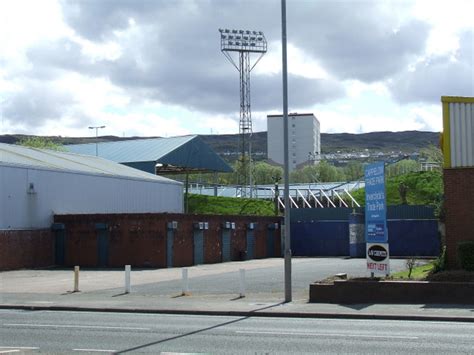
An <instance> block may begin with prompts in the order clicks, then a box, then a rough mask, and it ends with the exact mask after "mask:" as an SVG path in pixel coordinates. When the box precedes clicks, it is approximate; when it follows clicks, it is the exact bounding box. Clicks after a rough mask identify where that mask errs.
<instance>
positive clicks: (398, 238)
mask: <svg viewBox="0 0 474 355" xmlns="http://www.w3.org/2000/svg"><path fill="white" fill-rule="evenodd" d="M353 212H357V213H363V212H364V210H363V209H362V208H361V209H352V208H326V209H315V208H312V209H309V208H308V209H292V210H291V246H292V252H293V255H295V256H348V255H350V239H349V219H350V214H351V213H353ZM387 218H388V221H387V224H388V238H389V245H390V255H391V256H404V257H406V256H437V255H438V254H439V251H440V240H439V236H438V221H437V219H436V218H435V216H434V209H433V208H432V207H429V206H389V207H388V209H387Z"/></svg>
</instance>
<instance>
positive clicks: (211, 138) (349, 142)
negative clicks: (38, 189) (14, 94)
mask: <svg viewBox="0 0 474 355" xmlns="http://www.w3.org/2000/svg"><path fill="white" fill-rule="evenodd" d="M25 137H28V136H25V135H2V136H0V143H9V144H15V143H16V142H18V141H19V140H21V139H22V138H25ZM47 138H50V139H51V140H53V141H55V142H58V143H61V144H81V143H93V142H95V141H96V140H95V137H57V136H50V137H47ZM139 138H156V137H126V138H123V137H116V136H101V137H99V141H101V142H104V141H120V140H130V139H139ZM201 138H202V139H203V140H204V142H206V143H207V144H208V145H209V146H210V147H211V148H212V149H213V150H214V151H215V152H216V153H218V154H219V155H221V156H222V157H223V158H224V159H226V160H235V158H236V157H237V156H238V152H239V135H238V134H222V135H201ZM438 142H439V133H438V132H420V131H404V132H370V133H360V134H352V133H322V134H321V148H322V149H321V153H323V154H327V153H336V152H338V151H339V152H353V151H363V150H365V149H369V150H371V151H381V152H391V151H395V152H399V151H401V152H403V153H414V152H418V151H419V150H420V149H421V148H424V147H427V146H429V145H430V144H432V145H435V146H438ZM252 153H253V154H254V155H255V159H257V160H260V159H266V155H267V132H256V133H253V135H252Z"/></svg>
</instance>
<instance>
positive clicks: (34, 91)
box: [3, 82, 74, 127]
mask: <svg viewBox="0 0 474 355" xmlns="http://www.w3.org/2000/svg"><path fill="white" fill-rule="evenodd" d="M73 104H74V100H73V98H72V96H71V95H70V94H67V93H64V92H62V91H60V90H58V89H56V88H54V87H51V86H47V85H42V84H40V83H35V82H29V83H28V85H25V86H24V89H23V90H22V91H20V92H17V93H15V94H12V95H10V96H9V97H7V99H6V100H5V102H4V110H3V115H4V117H5V118H6V119H7V120H8V121H10V122H12V123H23V124H26V125H28V126H31V127H39V126H41V125H42V124H43V122H44V121H47V120H52V119H59V118H60V117H62V116H63V115H64V113H65V112H67V111H68V110H70V108H71V106H72V105H73Z"/></svg>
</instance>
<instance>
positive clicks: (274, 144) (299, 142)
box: [267, 113, 321, 171]
mask: <svg viewBox="0 0 474 355" xmlns="http://www.w3.org/2000/svg"><path fill="white" fill-rule="evenodd" d="M288 150H289V152H288V153H289V168H290V171H292V170H295V169H296V168H297V167H298V166H300V165H301V164H314V163H316V162H317V161H318V160H319V156H320V154H321V132H320V128H319V121H318V119H317V118H316V116H314V114H312V113H290V114H288ZM267 154H268V160H270V161H273V162H274V163H277V164H280V165H283V164H284V161H283V160H284V157H283V115H268V116H267Z"/></svg>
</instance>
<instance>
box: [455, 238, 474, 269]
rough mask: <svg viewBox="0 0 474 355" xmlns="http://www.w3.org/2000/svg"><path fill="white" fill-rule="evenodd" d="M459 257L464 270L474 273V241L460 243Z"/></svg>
mask: <svg viewBox="0 0 474 355" xmlns="http://www.w3.org/2000/svg"><path fill="white" fill-rule="evenodd" d="M458 257H459V262H460V263H461V267H462V268H463V269H464V270H466V271H474V241H468V242H461V243H459V244H458Z"/></svg>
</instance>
